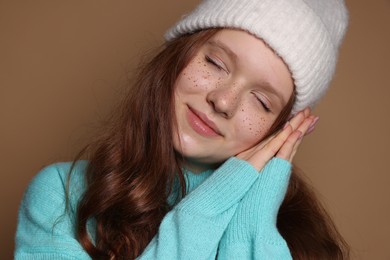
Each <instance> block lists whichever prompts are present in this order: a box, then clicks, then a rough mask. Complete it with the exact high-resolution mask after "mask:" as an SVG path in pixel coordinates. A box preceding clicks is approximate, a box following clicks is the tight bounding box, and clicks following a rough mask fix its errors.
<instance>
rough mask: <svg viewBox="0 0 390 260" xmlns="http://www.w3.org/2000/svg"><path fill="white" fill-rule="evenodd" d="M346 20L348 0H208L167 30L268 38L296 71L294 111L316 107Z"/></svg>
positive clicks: (173, 33) (172, 35) (332, 67)
mask: <svg viewBox="0 0 390 260" xmlns="http://www.w3.org/2000/svg"><path fill="white" fill-rule="evenodd" d="M347 24H348V13H347V9H346V6H345V3H344V0H204V1H202V2H201V3H200V4H199V5H198V6H197V7H196V8H195V9H194V10H193V11H192V12H191V13H189V14H187V15H185V16H184V17H183V18H182V19H181V20H180V21H179V22H178V23H177V24H176V25H174V26H173V27H172V28H171V29H170V30H168V32H167V33H166V34H165V39H166V40H167V41H171V40H173V39H175V38H177V37H179V36H180V35H183V34H188V33H193V32H196V31H198V30H202V29H208V28H235V29H241V30H244V31H247V32H249V33H251V34H253V35H255V36H257V37H258V38H260V39H262V40H263V41H264V42H266V43H267V44H268V45H269V46H270V47H271V48H272V49H273V50H274V51H275V53H277V54H278V55H279V56H280V57H281V58H282V59H283V60H284V62H285V63H286V64H287V66H288V67H289V69H290V72H291V74H292V76H293V79H294V83H295V91H296V99H295V100H296V101H295V104H294V107H293V113H295V112H298V111H300V110H302V109H304V108H305V107H313V106H314V105H315V104H316V103H317V101H318V100H319V99H320V98H321V97H322V96H323V94H324V93H325V91H326V89H327V88H328V86H329V83H330V81H331V79H332V77H333V74H334V71H335V67H336V60H337V55H338V49H339V47H340V44H341V42H342V40H343V37H344V34H345V31H346V28H347Z"/></svg>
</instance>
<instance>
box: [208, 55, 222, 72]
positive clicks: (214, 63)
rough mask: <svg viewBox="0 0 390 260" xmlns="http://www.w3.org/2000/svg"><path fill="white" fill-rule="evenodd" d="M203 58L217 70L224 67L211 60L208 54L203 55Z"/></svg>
mask: <svg viewBox="0 0 390 260" xmlns="http://www.w3.org/2000/svg"><path fill="white" fill-rule="evenodd" d="M205 59H206V61H207V62H208V63H211V64H212V65H214V66H215V67H216V68H217V69H219V70H224V68H222V67H221V66H220V65H219V64H218V63H217V62H216V61H215V60H213V59H212V58H210V57H209V56H207V55H206V56H205Z"/></svg>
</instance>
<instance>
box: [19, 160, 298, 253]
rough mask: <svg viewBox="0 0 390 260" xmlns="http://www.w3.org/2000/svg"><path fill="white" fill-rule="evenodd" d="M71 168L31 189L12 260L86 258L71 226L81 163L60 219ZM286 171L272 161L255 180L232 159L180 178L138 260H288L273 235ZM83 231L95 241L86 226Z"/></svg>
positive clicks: (54, 169) (45, 173)
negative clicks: (183, 192) (182, 190)
mask: <svg viewBox="0 0 390 260" xmlns="http://www.w3.org/2000/svg"><path fill="white" fill-rule="evenodd" d="M70 165H71V163H58V164H54V165H51V166H48V167H46V168H45V169H43V170H42V171H41V172H40V173H39V174H38V175H37V176H36V177H35V178H34V179H33V181H32V182H31V183H30V185H29V187H28V189H27V191H26V193H25V195H24V198H23V201H22V203H21V206H20V210H19V219H18V227H17V232H16V250H15V259H29V260H31V259H90V257H89V255H88V254H87V253H86V252H85V251H84V250H83V248H82V246H81V245H80V244H79V243H78V241H77V239H76V237H75V226H74V224H75V221H76V208H77V204H78V201H79V200H80V196H81V195H82V194H83V192H84V191H85V182H84V173H85V169H86V166H87V162H85V161H79V162H77V164H76V167H75V170H74V172H73V173H72V178H71V182H70V201H69V202H70V208H69V213H64V212H65V188H66V182H67V176H68V173H69V169H70ZM290 170H291V165H290V163H289V162H288V161H285V160H282V159H278V158H274V159H272V160H271V161H270V162H269V163H268V164H267V165H266V167H265V168H264V169H263V170H262V171H261V172H260V173H259V172H257V171H256V170H255V169H254V168H253V167H252V166H251V165H250V164H249V163H247V162H245V161H242V160H239V159H237V158H235V157H232V158H230V159H229V160H227V161H226V162H225V163H224V164H223V165H222V166H221V167H219V168H218V169H217V170H215V171H211V170H209V171H205V172H203V173H200V174H193V173H191V172H186V173H185V177H186V183H187V188H188V195H187V196H186V197H185V198H183V199H182V200H181V201H180V202H179V203H177V205H175V206H174V207H173V209H172V210H171V211H170V212H168V213H167V215H166V216H165V217H164V219H163V221H162V223H161V225H160V228H159V230H158V233H157V234H156V236H155V237H154V238H153V239H152V241H151V242H150V243H149V245H148V246H147V248H146V249H145V251H144V252H143V254H142V255H141V256H139V257H138V259H164V260H165V259H197V260H199V259H229V260H230V259H267V260H271V259H278V260H284V259H291V255H290V251H289V249H288V247H287V244H286V242H285V240H284V239H283V238H282V237H281V235H280V234H279V232H278V230H277V228H276V218H277V213H278V209H279V207H280V204H281V202H282V201H283V198H284V195H285V192H286V189H287V185H288V180H289V176H290ZM174 195H175V194H173V196H174ZM171 198H173V197H171ZM172 201H173V200H172ZM88 230H89V232H90V234H91V237H92V239H94V237H95V234H94V223H93V222H92V221H91V222H90V223H89V227H88Z"/></svg>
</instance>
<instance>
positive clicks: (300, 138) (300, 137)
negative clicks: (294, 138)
mask: <svg viewBox="0 0 390 260" xmlns="http://www.w3.org/2000/svg"><path fill="white" fill-rule="evenodd" d="M302 138H303V133H302V132H301V131H299V137H298V140H302Z"/></svg>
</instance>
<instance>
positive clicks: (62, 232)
mask: <svg viewBox="0 0 390 260" xmlns="http://www.w3.org/2000/svg"><path fill="white" fill-rule="evenodd" d="M78 166H80V163H78ZM78 166H77V167H78ZM77 167H76V168H77ZM69 169H70V163H60V164H55V165H51V166H48V167H46V168H45V169H43V170H42V171H41V172H40V173H39V174H38V175H37V176H35V178H34V179H33V180H32V182H31V183H30V185H29V186H28V188H27V190H26V192H25V194H24V197H23V200H22V203H21V205H20V208H19V215H18V225H17V231H16V248H15V256H14V258H15V259H17V260H22V259H29V260H34V259H53V260H54V259H90V257H89V256H88V254H87V253H86V252H85V251H84V250H83V248H82V247H81V245H80V244H79V243H78V241H77V239H76V236H75V232H74V218H73V216H74V214H73V213H74V210H75V208H74V207H73V206H74V205H75V203H72V202H73V201H71V206H70V208H69V209H68V210H69V211H68V212H66V211H65V202H66V201H65V187H66V181H67V176H68V172H69ZM77 175H78V174H77V173H75V174H74V175H72V180H73V181H72V183H71V187H72V188H71V190H70V193H71V194H70V195H71V196H70V197H74V196H73V195H77V196H76V197H78V195H79V194H80V191H79V190H78V187H80V188H82V187H83V185H82V184H81V185H80V181H81V180H79V179H80V178H77V177H78V176H77ZM79 175H80V174H79ZM73 176H74V177H75V178H73ZM76 200H77V198H76Z"/></svg>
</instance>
